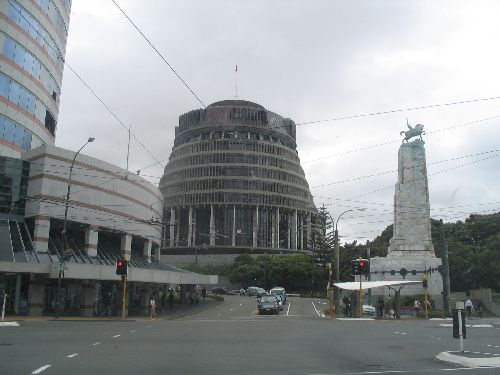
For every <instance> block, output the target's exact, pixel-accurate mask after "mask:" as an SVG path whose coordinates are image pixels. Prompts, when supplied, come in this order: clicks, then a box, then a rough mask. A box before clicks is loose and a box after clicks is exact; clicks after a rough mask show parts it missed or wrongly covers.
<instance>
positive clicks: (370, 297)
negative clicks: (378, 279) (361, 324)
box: [366, 248, 372, 306]
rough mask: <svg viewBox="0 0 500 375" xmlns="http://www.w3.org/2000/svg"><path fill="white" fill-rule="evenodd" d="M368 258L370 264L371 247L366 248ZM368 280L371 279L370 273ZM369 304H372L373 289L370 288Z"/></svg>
mask: <svg viewBox="0 0 500 375" xmlns="http://www.w3.org/2000/svg"><path fill="white" fill-rule="evenodd" d="M366 258H367V259H368V264H370V248H368V249H366ZM368 281H371V276H370V274H368ZM368 304H369V305H370V306H371V304H372V289H371V288H370V289H368Z"/></svg>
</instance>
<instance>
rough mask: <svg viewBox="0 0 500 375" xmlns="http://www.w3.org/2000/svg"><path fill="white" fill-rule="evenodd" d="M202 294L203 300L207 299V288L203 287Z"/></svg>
mask: <svg viewBox="0 0 500 375" xmlns="http://www.w3.org/2000/svg"><path fill="white" fill-rule="evenodd" d="M201 295H202V297H203V301H205V298H207V288H205V287H203V289H202V290H201ZM240 295H242V294H241V289H240Z"/></svg>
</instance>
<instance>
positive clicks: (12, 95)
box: [9, 81, 21, 105]
mask: <svg viewBox="0 0 500 375" xmlns="http://www.w3.org/2000/svg"><path fill="white" fill-rule="evenodd" d="M20 93H21V86H19V84H18V83H17V82H12V81H10V88H9V100H10V101H11V102H12V103H14V104H16V105H17V104H19V94H20Z"/></svg>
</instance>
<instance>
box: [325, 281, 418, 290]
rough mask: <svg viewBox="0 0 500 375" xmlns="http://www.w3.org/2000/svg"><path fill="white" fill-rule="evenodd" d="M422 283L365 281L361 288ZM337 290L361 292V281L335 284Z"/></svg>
mask: <svg viewBox="0 0 500 375" xmlns="http://www.w3.org/2000/svg"><path fill="white" fill-rule="evenodd" d="M421 283H422V281H403V280H400V281H363V282H362V283H361V287H362V289H363V290H367V289H373V288H382V287H384V286H387V287H390V286H397V285H407V284H421ZM333 285H335V286H336V287H337V288H340V289H345V290H359V281H350V282H346V283H335V284H333Z"/></svg>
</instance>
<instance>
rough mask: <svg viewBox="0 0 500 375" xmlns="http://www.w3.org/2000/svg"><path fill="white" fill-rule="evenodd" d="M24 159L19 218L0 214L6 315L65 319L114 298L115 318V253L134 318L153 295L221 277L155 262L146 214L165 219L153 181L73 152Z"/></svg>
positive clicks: (156, 229)
mask: <svg viewBox="0 0 500 375" xmlns="http://www.w3.org/2000/svg"><path fill="white" fill-rule="evenodd" d="M22 156H23V160H22V161H21V162H22V163H24V165H26V166H27V168H26V170H27V171H28V172H27V173H28V176H27V180H28V184H27V186H26V195H25V197H24V200H25V201H26V205H25V216H24V217H22V218H19V219H18V220H14V219H13V218H9V219H7V218H3V219H2V218H0V297H3V294H4V293H5V294H7V299H6V311H7V313H8V314H16V315H24V314H28V315H42V314H45V315H47V314H49V315H50V314H55V311H56V309H57V310H58V311H59V313H60V314H61V315H83V316H96V315H101V314H103V313H104V312H105V310H106V306H110V305H109V304H112V310H113V313H112V314H113V315H118V314H119V311H120V307H121V301H122V299H121V279H120V276H117V275H116V273H115V269H116V261H117V260H120V259H128V260H129V265H130V268H129V275H128V281H129V283H128V288H127V290H128V292H127V305H126V308H127V311H128V313H129V314H131V315H141V314H144V313H145V312H147V309H148V302H149V297H150V296H151V295H154V296H156V298H158V297H159V296H162V295H164V294H165V293H166V291H167V289H168V288H176V289H177V288H178V287H179V288H180V289H179V290H181V291H182V292H183V293H184V295H185V294H186V293H187V291H188V290H189V289H192V288H194V287H195V286H196V285H207V286H208V285H210V284H214V283H217V276H209V275H199V274H196V273H193V272H187V271H184V270H182V269H179V268H177V267H173V266H171V265H169V264H167V263H165V262H164V261H163V260H162V259H161V256H160V241H161V239H162V238H161V234H162V228H161V225H158V224H156V223H155V221H152V220H151V218H158V217H159V218H160V220H161V218H162V207H163V197H162V195H161V193H160V191H159V189H158V188H157V187H156V186H154V185H153V184H151V183H150V182H148V181H146V180H144V179H143V178H142V177H139V176H137V175H133V174H130V173H128V172H127V171H125V170H123V169H121V168H119V167H117V166H115V165H112V164H109V163H106V162H104V161H102V160H98V159H95V158H92V157H89V156H86V155H81V154H79V155H78V158H77V159H74V158H75V152H73V151H68V150H64V149H61V148H57V147H55V146H49V145H44V146H42V147H39V148H37V149H33V150H30V151H26V152H25V153H23V155H22ZM73 160H75V162H74V165H73V168H72V177H71V180H70V179H69V175H70V169H71V165H72V162H73ZM68 184H70V186H71V194H70V199H69V200H67V201H66V198H65V197H66V193H67V188H68ZM66 203H67V207H68V215H67V236H68V244H69V251H67V252H66V251H65V250H64V239H63V228H64V220H65V219H64V218H65V208H66ZM62 270H63V274H61V271H62ZM60 278H63V280H62V282H61V285H60V287H59V286H58V283H59V279H60ZM58 296H59V298H58ZM58 305H59V307H58V308H57V307H56V306H58Z"/></svg>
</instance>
